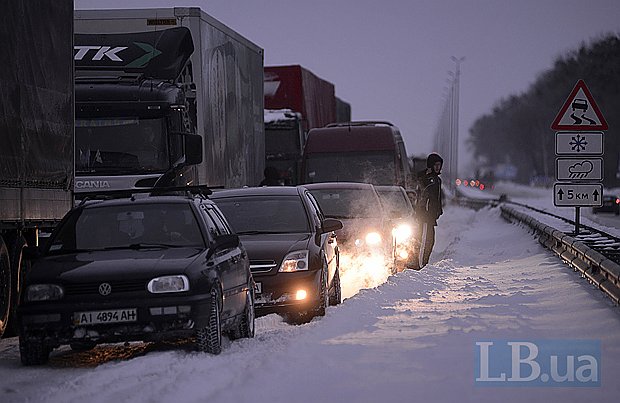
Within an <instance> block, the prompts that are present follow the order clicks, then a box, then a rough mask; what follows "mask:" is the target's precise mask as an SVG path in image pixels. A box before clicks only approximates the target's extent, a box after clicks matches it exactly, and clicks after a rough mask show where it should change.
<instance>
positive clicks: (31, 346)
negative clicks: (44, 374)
mask: <svg viewBox="0 0 620 403" xmlns="http://www.w3.org/2000/svg"><path fill="white" fill-rule="evenodd" d="M50 352H51V349H50V348H49V347H47V346H45V344H44V343H43V339H41V338H37V337H32V336H28V335H20V336H19V356H20V358H21V361H22V364H23V365H43V364H45V363H46V362H47V361H48V360H49V357H50Z"/></svg>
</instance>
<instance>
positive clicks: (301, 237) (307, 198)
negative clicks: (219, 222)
mask: <svg viewBox="0 0 620 403" xmlns="http://www.w3.org/2000/svg"><path fill="white" fill-rule="evenodd" d="M211 198H212V199H213V201H215V202H216V203H217V205H218V206H219V207H220V209H221V210H222V211H223V212H224V214H225V215H226V217H227V218H228V220H229V221H230V223H231V225H232V227H233V229H234V230H235V231H236V233H237V234H238V235H239V236H240V238H241V240H242V242H243V245H244V246H245V247H246V248H247V251H248V255H249V257H250V268H251V270H252V275H253V276H254V279H255V281H256V313H257V314H258V315H264V314H268V313H274V312H275V313H281V314H285V316H287V317H289V318H290V319H293V321H295V322H298V321H301V322H303V321H307V320H309V319H311V318H312V317H314V316H317V315H318V316H321V315H324V313H325V309H326V307H327V306H328V305H330V304H331V305H335V304H338V303H340V301H341V290H340V273H339V267H338V265H339V258H338V247H337V244H336V234H335V232H334V231H336V230H338V229H340V228H342V223H341V222H340V221H339V220H335V219H331V218H325V217H324V216H323V213H322V212H321V209H320V208H319V206H318V204H317V203H316V200H314V197H313V196H312V195H311V194H310V192H308V190H307V189H306V188H304V187H283V186H273V187H258V188H244V189H235V190H224V191H218V192H216V193H215V194H213V196H212V197H211Z"/></svg>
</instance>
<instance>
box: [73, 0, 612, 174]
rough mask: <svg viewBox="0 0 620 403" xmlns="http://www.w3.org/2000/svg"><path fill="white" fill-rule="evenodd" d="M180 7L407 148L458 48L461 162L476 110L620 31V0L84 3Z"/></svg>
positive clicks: (412, 149)
mask: <svg viewBox="0 0 620 403" xmlns="http://www.w3.org/2000/svg"><path fill="white" fill-rule="evenodd" d="M174 6H177V7H181V6H199V7H201V8H202V9H203V10H204V11H205V12H207V13H208V14H210V15H212V16H213V17H215V18H217V19H218V20H220V21H222V22H224V23H225V24H226V25H228V26H230V27H231V28H233V29H234V30H236V31H237V32H239V33H241V34H242V35H244V36H245V37H247V38H248V39H250V40H251V41H253V42H254V43H256V44H257V45H259V46H261V47H262V48H264V49H265V65H285V64H300V65H302V66H304V67H306V68H308V69H310V70H311V71H312V72H314V73H315V74H317V75H318V76H320V77H322V78H324V79H326V80H328V81H330V82H332V83H334V84H335V86H336V94H337V95H338V96H339V97H340V98H342V99H344V100H345V101H347V102H349V103H350V104H351V106H352V110H353V119H355V120H369V119H381V120H389V121H392V122H393V123H394V124H396V125H397V126H398V127H399V128H400V129H401V132H402V133H403V136H404V137H405V140H406V145H407V151H408V153H409V154H416V155H417V154H426V153H428V152H430V151H432V146H433V134H434V130H435V127H436V124H437V121H438V118H439V110H440V107H441V105H442V104H443V101H442V96H443V94H444V88H445V87H447V85H448V83H447V79H448V77H449V76H448V71H449V70H453V69H454V63H453V62H452V61H451V59H450V56H458V57H461V56H465V58H466V60H465V61H464V62H463V63H462V65H461V72H462V75H461V109H460V112H461V115H460V125H459V128H460V137H461V141H460V143H461V146H460V153H459V154H460V161H461V164H460V165H461V167H463V166H464V165H466V163H467V162H468V161H469V160H470V157H469V156H468V155H467V153H466V149H465V146H464V145H463V143H464V140H465V138H466V137H467V135H468V130H469V127H470V126H471V124H472V123H473V122H474V120H475V119H476V118H478V117H479V116H481V115H482V114H484V113H487V112H489V111H490V110H491V108H492V107H493V105H494V104H495V103H496V102H497V101H498V100H500V99H501V98H502V97H506V96H509V95H511V94H518V93H521V92H523V91H525V90H527V88H528V86H529V85H530V84H531V83H532V82H533V81H534V80H535V78H536V75H537V74H538V73H540V72H542V71H544V70H546V69H549V68H551V67H552V65H553V62H554V60H555V59H556V57H558V56H559V55H562V54H564V53H565V52H566V51H568V50H571V49H574V48H576V47H578V46H579V45H580V44H581V43H583V42H589V41H590V40H591V39H594V38H597V37H599V36H600V35H601V34H604V33H616V34H618V33H620V25H619V21H620V20H619V17H620V1H619V0H587V1H585V0H515V1H509V0H434V1H433V0H409V1H407V0H374V1H370V0H305V1H294V0H289V1H286V0H208V1H191V0H185V1H180V2H174V1H171V0H150V1H144V0H143V1H138V0H106V1H103V0H75V7H76V9H82V8H147V7H149V8H150V7H174ZM584 79H585V80H586V83H587V77H584ZM566 95H568V93H567V94H566ZM594 96H595V97H596V94H594ZM553 118H554V116H550V117H549V124H550V125H551V121H552V120H553ZM550 133H551V132H550Z"/></svg>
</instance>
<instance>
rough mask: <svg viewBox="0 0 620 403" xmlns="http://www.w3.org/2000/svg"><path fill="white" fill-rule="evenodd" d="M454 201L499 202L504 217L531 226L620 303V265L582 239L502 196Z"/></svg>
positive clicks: (478, 205)
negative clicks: (516, 205)
mask: <svg viewBox="0 0 620 403" xmlns="http://www.w3.org/2000/svg"><path fill="white" fill-rule="evenodd" d="M454 201H455V202H456V203H457V204H459V205H461V206H464V207H469V208H474V209H476V210H478V209H480V208H483V207H487V206H490V207H498V206H499V208H500V210H501V215H502V217H503V218H504V219H506V220H507V221H509V222H517V223H519V224H521V225H525V226H527V227H529V228H530V229H531V230H532V231H533V234H534V235H535V236H536V237H537V238H538V241H539V242H540V243H541V244H542V245H543V246H545V247H547V248H548V249H549V250H551V251H553V252H554V253H555V254H557V255H558V256H559V257H560V258H561V259H562V261H564V262H565V263H567V264H568V265H569V266H571V267H572V268H573V269H574V270H575V271H579V272H580V274H581V275H582V277H584V278H586V279H587V280H588V281H589V282H590V283H591V284H593V285H596V286H597V287H598V288H599V289H600V290H601V291H603V292H604V293H605V294H607V295H608V296H609V297H610V298H611V299H612V300H613V301H614V302H615V303H616V304H618V305H620V265H619V264H618V263H616V262H614V261H613V260H611V259H609V258H608V257H606V256H604V255H603V254H602V253H600V252H599V251H597V250H595V249H593V248H591V247H590V246H588V245H587V244H586V243H584V242H583V241H581V240H580V239H577V238H575V237H573V236H572V235H570V234H566V233H564V232H562V231H560V230H557V229H555V228H553V227H551V226H549V225H547V224H543V223H541V222H540V221H538V220H536V219H535V218H533V217H531V216H529V215H527V214H525V213H523V212H521V211H517V210H515V209H514V208H512V207H508V206H506V205H504V204H503V203H500V202H499V200H480V199H470V198H466V197H457V198H455V199H454ZM522 206H524V207H529V206H525V205H522ZM537 211H539V210H537ZM539 212H540V211H539ZM543 213H544V212H543ZM550 215H552V214H550Z"/></svg>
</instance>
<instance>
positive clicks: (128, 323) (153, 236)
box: [18, 194, 254, 365]
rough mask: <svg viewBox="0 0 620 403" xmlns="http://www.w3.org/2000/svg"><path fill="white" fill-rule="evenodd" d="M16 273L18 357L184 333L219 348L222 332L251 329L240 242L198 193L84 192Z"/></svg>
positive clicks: (29, 360) (36, 358)
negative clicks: (111, 195)
mask: <svg viewBox="0 0 620 403" xmlns="http://www.w3.org/2000/svg"><path fill="white" fill-rule="evenodd" d="M29 253H30V255H31V256H33V257H36V258H35V259H34V261H33V262H32V268H31V270H30V271H29V273H28V274H27V276H26V279H25V284H24V292H23V294H22V299H21V304H20V307H19V309H18V312H19V318H20V336H19V343H20V353H21V360H22V363H23V364H25V365H36V364H42V363H45V362H46V361H47V360H48V357H49V354H50V352H51V351H52V349H54V348H55V347H58V346H60V345H63V344H70V345H71V347H72V348H75V349H88V348H92V347H94V346H95V345H96V344H98V343H109V342H124V341H151V340H163V339H173V338H174V339H176V338H186V337H193V340H194V341H195V345H196V347H197V348H198V350H201V351H206V352H209V353H212V354H218V353H219V352H220V351H221V341H222V339H221V337H222V333H227V334H229V335H230V336H231V337H232V338H240V337H253V336H254V293H253V290H254V283H253V279H252V275H251V272H250V267H249V260H248V257H247V254H246V251H245V249H244V248H243V246H242V245H241V244H240V242H239V238H238V236H237V235H235V234H233V233H232V231H231V229H230V227H229V225H228V223H227V221H226V219H225V218H224V216H223V214H222V213H221V211H220V210H219V209H218V208H217V206H216V205H215V204H214V203H213V202H211V201H210V200H208V199H207V198H205V197H202V196H193V195H189V194H188V195H187V196H185V197H183V196H144V197H132V198H131V199H129V198H127V199H117V200H107V201H92V202H87V203H85V204H84V205H81V206H78V207H76V208H74V209H73V210H72V211H70V212H69V213H68V214H67V215H66V216H65V218H64V219H63V221H62V222H61V224H60V225H59V226H58V228H56V230H55V231H54V233H53V234H52V236H51V238H50V239H49V241H48V243H47V246H46V247H45V248H43V249H42V250H41V251H38V250H35V251H33V250H30V251H29Z"/></svg>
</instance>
